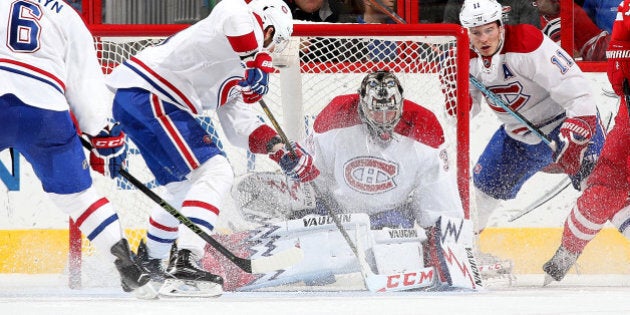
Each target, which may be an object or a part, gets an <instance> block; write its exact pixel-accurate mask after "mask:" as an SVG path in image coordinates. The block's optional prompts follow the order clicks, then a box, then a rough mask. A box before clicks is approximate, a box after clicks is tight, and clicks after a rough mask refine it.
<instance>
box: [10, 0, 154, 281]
mask: <svg viewBox="0 0 630 315" xmlns="http://www.w3.org/2000/svg"><path fill="white" fill-rule="evenodd" d="M0 20H1V21H2V25H3V27H1V28H0V34H1V35H0V37H1V38H3V41H4V44H3V45H0V82H2V84H0V124H1V125H2V130H1V131H0V150H4V149H7V148H14V149H15V150H17V151H19V152H20V153H22V155H23V156H24V157H25V158H26V160H27V161H28V162H29V163H30V164H31V165H32V167H33V170H34V172H35V174H36V175H37V178H39V180H40V181H41V183H42V188H43V189H44V191H45V192H46V194H47V195H48V196H49V197H50V199H51V200H52V202H53V203H54V204H55V205H56V206H57V207H59V208H60V209H61V210H62V211H64V212H66V213H67V214H68V215H69V216H70V217H71V218H72V219H73V220H74V221H75V222H76V223H77V225H78V226H79V228H80V229H81V231H82V232H83V234H85V235H86V236H87V238H88V239H89V240H90V242H91V243H92V244H94V245H95V247H96V248H97V249H98V250H100V251H103V252H104V254H105V256H106V257H108V258H110V259H111V261H112V262H113V263H114V264H115V265H116V268H117V269H118V271H119V273H120V276H121V284H122V287H123V289H124V290H125V291H133V290H136V289H138V288H139V287H142V286H144V285H145V284H146V283H147V282H148V281H149V274H148V272H147V271H146V270H145V269H144V268H143V267H142V266H141V265H140V264H139V263H137V262H136V261H135V259H134V257H133V256H132V253H131V251H130V250H129V245H128V243H127V240H126V239H125V238H124V237H123V233H122V229H121V226H120V223H119V220H118V215H117V214H116V212H115V211H114V207H113V206H112V204H111V203H110V202H109V201H108V200H107V198H106V197H104V196H102V195H101V194H100V193H99V192H98V191H97V190H96V188H95V187H94V186H93V185H92V177H91V176H90V171H89V168H88V167H87V160H86V156H85V153H84V152H83V147H82V145H81V141H80V139H79V135H78V133H77V129H76V128H75V125H74V124H73V118H72V114H71V112H72V113H73V114H74V115H75V118H76V120H77V121H78V125H79V127H80V128H81V131H82V132H83V136H85V137H87V138H88V139H89V140H90V141H91V144H92V146H93V147H94V149H93V152H92V153H91V154H90V155H91V157H90V163H91V165H92V168H93V169H94V170H97V171H99V172H101V173H103V174H104V175H110V176H112V177H115V176H116V175H117V174H118V170H119V169H120V167H121V166H122V162H123V161H124V158H125V155H126V148H125V145H124V134H123V133H122V132H121V131H120V126H118V125H109V124H108V118H109V117H111V104H109V99H110V96H111V94H110V93H109V91H108V90H107V87H106V86H105V82H104V76H103V73H102V72H101V66H100V65H99V63H98V61H97V59H96V51H95V50H94V43H93V40H92V36H91V35H90V32H89V31H88V29H87V28H86V27H85V24H84V23H83V21H82V20H81V18H80V17H79V15H78V14H77V13H76V12H75V11H74V9H72V7H70V6H69V5H67V4H66V3H64V2H62V1H55V0H53V1H46V2H43V1H26V0H15V1H3V2H2V4H0Z"/></svg>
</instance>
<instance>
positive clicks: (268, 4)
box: [249, 0, 293, 53]
mask: <svg viewBox="0 0 630 315" xmlns="http://www.w3.org/2000/svg"><path fill="white" fill-rule="evenodd" d="M249 7H250V8H251V9H252V11H253V12H254V13H255V14H257V15H258V16H259V17H260V18H261V19H262V21H263V30H266V29H267V27H268V26H271V25H273V28H274V29H275V32H274V34H273V41H272V42H271V44H270V47H268V48H271V47H273V46H275V52H276V53H279V52H281V51H282V50H283V49H284V48H285V47H286V45H287V43H288V42H289V39H290V37H291V33H293V15H291V10H290V9H289V6H287V4H286V3H284V1H282V0H253V1H252V2H250V3H249Z"/></svg>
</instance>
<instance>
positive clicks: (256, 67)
mask: <svg viewBox="0 0 630 315" xmlns="http://www.w3.org/2000/svg"><path fill="white" fill-rule="evenodd" d="M245 67H246V69H245V79H243V80H242V81H240V82H239V83H238V85H240V86H242V87H243V90H242V94H243V101H244V102H245V103H248V104H251V103H255V102H258V101H259V100H260V99H261V98H262V97H263V95H265V94H267V92H268V91H269V73H271V72H273V65H272V63H271V55H269V54H268V53H266V52H264V51H261V52H259V53H257V54H256V55H255V56H254V59H253V60H250V61H247V62H245Z"/></svg>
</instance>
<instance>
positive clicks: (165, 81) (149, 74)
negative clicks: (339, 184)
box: [107, 0, 318, 296]
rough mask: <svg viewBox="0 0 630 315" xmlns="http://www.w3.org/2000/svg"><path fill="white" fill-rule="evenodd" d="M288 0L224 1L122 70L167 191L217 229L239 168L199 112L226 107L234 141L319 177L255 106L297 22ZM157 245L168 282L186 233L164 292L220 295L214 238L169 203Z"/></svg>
mask: <svg viewBox="0 0 630 315" xmlns="http://www.w3.org/2000/svg"><path fill="white" fill-rule="evenodd" d="M292 22H293V21H292V17H291V13H290V11H289V9H288V7H287V6H286V4H285V3H284V2H282V1H281V0H253V1H244V0H233V1H221V2H220V3H219V4H218V5H217V6H215V7H214V8H213V10H212V13H211V14H210V15H209V16H208V17H207V18H205V19H203V20H201V21H199V22H197V23H196V24H194V25H192V26H190V27H188V28H186V29H185V30H183V31H181V32H179V33H177V34H175V35H173V36H171V37H169V38H167V39H166V40H164V42H162V43H161V44H159V45H157V46H154V47H150V48H146V49H145V50H143V51H141V52H139V53H138V54H137V55H136V56H133V57H131V58H130V59H129V60H127V61H125V62H124V63H123V64H122V65H121V66H119V67H117V68H116V69H114V71H113V72H112V73H111V75H110V76H109V77H108V81H107V83H108V85H109V87H110V88H111V89H112V90H115V91H116V96H115V99H114V107H113V112H114V117H115V118H116V119H117V120H119V121H120V123H121V125H122V127H123V130H124V131H125V132H126V133H127V135H128V137H129V138H130V139H131V140H133V142H134V143H135V144H136V145H137V146H138V149H139V151H140V153H141V155H142V157H143V158H144V160H145V162H146V163H147V166H148V167H149V169H150V170H151V172H152V173H153V175H154V176H155V179H156V181H157V182H158V183H159V184H160V185H163V186H165V188H166V191H167V193H166V194H167V195H166V196H164V199H166V200H167V201H168V202H169V203H170V204H172V205H174V206H175V207H176V208H178V210H179V211H180V212H181V213H182V214H183V215H184V216H186V217H188V218H190V219H191V220H192V221H193V222H195V223H196V224H197V225H198V226H199V227H200V228H201V229H203V230H204V231H205V232H207V233H209V234H212V231H213V230H214V227H215V225H216V223H217V220H218V217H219V214H220V211H221V210H220V209H221V207H222V204H221V202H222V200H223V198H224V196H225V195H226V194H228V193H229V191H230V188H231V186H232V182H233V177H234V174H233V172H232V168H231V166H230V164H229V163H228V160H227V158H226V156H225V154H224V153H223V152H222V151H221V149H219V148H218V147H217V144H216V143H214V142H213V141H212V139H211V137H210V135H208V134H206V131H205V130H204V129H203V128H202V126H201V125H200V124H199V123H198V122H197V120H196V119H195V115H198V114H201V113H202V112H203V111H204V110H211V111H216V112H217V115H218V117H219V120H220V122H221V126H222V127H223V130H224V132H225V134H226V136H227V138H228V140H229V141H230V142H231V143H232V144H234V145H236V146H239V147H243V148H248V149H249V150H250V151H251V152H252V153H257V154H270V157H271V158H272V159H274V160H275V161H277V162H278V163H279V164H280V166H281V168H282V169H283V170H284V171H285V173H287V174H289V175H290V176H292V177H293V178H294V179H296V180H301V181H309V180H311V179H313V178H314V177H316V176H317V174H318V172H317V169H316V168H315V167H314V166H313V164H312V158H311V157H310V156H309V155H308V154H302V152H303V151H299V156H298V157H297V158H294V157H293V155H289V154H285V151H284V149H283V145H282V143H281V141H280V140H279V137H278V135H277V133H276V132H275V131H274V130H273V129H272V128H271V127H269V126H268V125H266V124H263V123H262V122H261V121H260V119H259V118H258V116H257V114H256V112H254V111H253V110H252V108H251V107H252V106H256V105H257V103H256V102H257V101H258V100H260V99H261V97H262V96H263V95H264V94H266V93H267V91H268V80H269V77H268V76H269V73H270V72H272V71H274V69H273V67H272V63H271V61H272V57H271V55H270V53H271V52H273V51H274V50H275V51H280V50H282V49H283V48H284V45H286V43H287V41H288V40H289V36H290V35H291V32H292V31H293V24H292ZM147 238H148V240H147V247H148V248H143V247H142V246H141V248H140V249H139V252H140V253H141V254H142V255H139V256H142V257H144V258H146V262H147V266H148V267H149V268H151V269H152V270H154V271H155V273H154V276H155V277H154V278H155V280H157V282H158V283H159V282H162V280H163V277H164V276H165V275H164V273H163V270H162V266H161V264H162V260H163V259H165V258H166V257H167V256H168V254H169V250H170V248H171V244H173V242H174V241H175V240H176V239H178V246H179V251H178V252H177V255H176V258H175V259H173V262H172V264H170V265H169V268H168V270H166V271H167V274H166V277H167V279H166V282H165V283H164V285H163V286H162V287H161V289H160V292H161V293H162V294H165V295H197V296H216V295H220V294H221V293H222V283H223V279H222V278H221V277H219V276H217V275H214V274H212V273H210V272H207V271H205V270H203V268H201V267H200V266H198V265H197V261H198V260H199V259H200V258H201V257H202V255H203V252H204V246H205V245H206V244H205V242H204V241H203V240H202V239H201V238H200V237H198V236H197V235H195V233H194V232H192V231H191V230H189V229H188V228H186V227H183V225H182V227H179V222H178V220H177V219H176V218H175V217H173V216H172V215H170V214H169V213H167V212H166V211H164V210H163V209H161V208H158V209H156V210H155V211H153V213H152V214H151V218H150V221H149V226H148V233H147Z"/></svg>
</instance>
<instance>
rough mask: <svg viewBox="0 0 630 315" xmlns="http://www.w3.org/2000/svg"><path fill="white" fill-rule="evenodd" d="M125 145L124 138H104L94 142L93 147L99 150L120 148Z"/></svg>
mask: <svg viewBox="0 0 630 315" xmlns="http://www.w3.org/2000/svg"><path fill="white" fill-rule="evenodd" d="M124 143H125V139H124V138H122V137H121V138H105V139H98V140H96V141H95V142H94V146H95V147H96V148H99V149H103V148H115V147H120V146H122V145H123V144H124Z"/></svg>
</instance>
